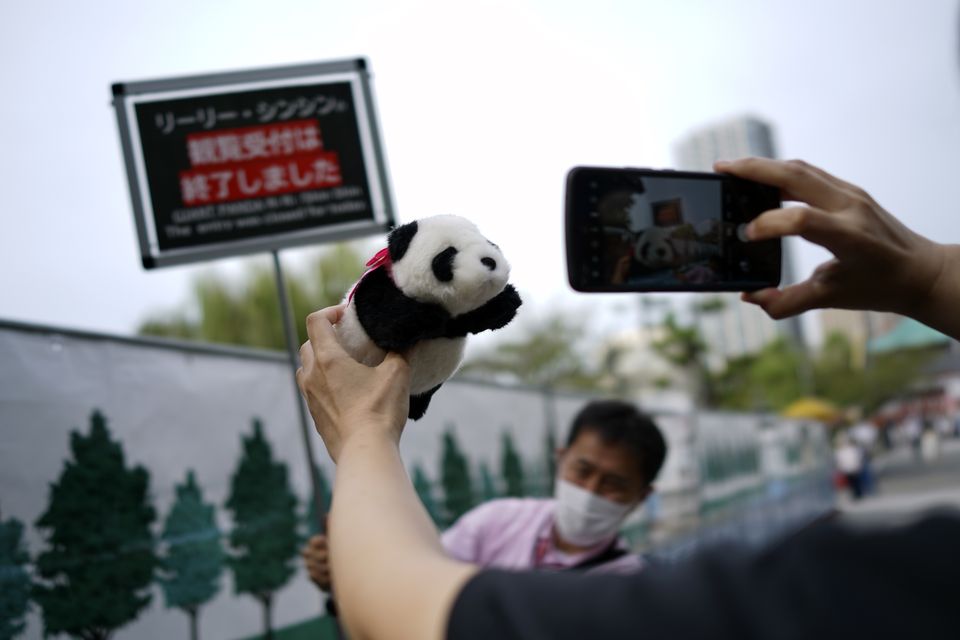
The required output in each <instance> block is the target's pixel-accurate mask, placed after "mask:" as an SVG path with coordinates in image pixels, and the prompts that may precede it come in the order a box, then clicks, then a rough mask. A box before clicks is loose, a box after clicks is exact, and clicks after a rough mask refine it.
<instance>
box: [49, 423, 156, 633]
mask: <svg viewBox="0 0 960 640" xmlns="http://www.w3.org/2000/svg"><path fill="white" fill-rule="evenodd" d="M70 451H71V454H72V459H70V460H67V461H66V463H65V464H64V469H63V472H62V473H61V474H60V478H59V479H58V480H57V481H56V482H54V483H53V484H52V485H51V486H50V500H49V504H48V506H47V510H46V511H45V512H44V513H43V515H41V516H40V518H39V519H38V520H37V522H36V526H37V527H38V528H40V529H44V530H46V531H47V534H46V537H47V540H46V541H47V544H48V546H49V549H48V550H47V551H44V552H43V553H41V554H40V555H39V557H38V558H37V563H36V568H37V573H38V574H39V577H40V578H41V581H40V582H38V583H37V584H36V586H35V588H34V599H35V600H36V602H37V603H38V604H39V605H40V607H41V608H42V609H43V625H44V634H45V635H55V634H58V633H66V634H69V635H72V636H76V637H79V638H84V639H91V640H94V639H103V638H109V637H110V634H111V633H112V632H113V631H114V630H115V629H118V628H119V627H121V626H123V625H125V624H126V623H128V622H130V621H131V620H134V619H135V618H136V617H137V615H138V614H139V613H140V612H141V611H142V610H143V609H144V608H145V607H146V606H147V605H148V604H149V603H150V598H151V595H150V591H149V587H150V584H151V582H152V581H153V572H154V569H155V567H156V565H157V558H156V555H155V554H154V541H153V535H152V534H151V532H150V525H151V523H153V521H154V519H155V517H156V514H155V512H154V509H153V507H152V506H151V505H150V503H149V482H150V476H149V474H148V473H147V471H146V469H144V468H143V467H141V466H137V467H135V468H133V469H128V468H127V466H126V464H125V462H124V454H123V448H122V447H121V445H120V443H119V442H114V441H113V440H111V439H110V432H109V431H108V429H107V421H106V419H105V418H104V416H103V414H101V413H100V412H99V411H94V412H93V415H92V416H91V417H90V433H89V435H86V436H84V435H82V434H80V433H79V432H77V431H72V432H71V433H70Z"/></svg>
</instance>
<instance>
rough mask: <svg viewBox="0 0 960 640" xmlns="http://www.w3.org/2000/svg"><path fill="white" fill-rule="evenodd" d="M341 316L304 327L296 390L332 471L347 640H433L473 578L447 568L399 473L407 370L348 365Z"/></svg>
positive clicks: (461, 568)
mask: <svg viewBox="0 0 960 640" xmlns="http://www.w3.org/2000/svg"><path fill="white" fill-rule="evenodd" d="M341 313H342V307H331V308H328V309H324V310H322V311H318V312H316V313H313V314H311V315H310V316H309V317H308V318H307V333H308V334H309V336H310V340H309V341H308V342H307V343H305V344H304V345H303V347H301V349H300V358H301V363H302V365H303V366H302V367H301V369H300V370H299V371H298V372H297V380H298V382H299V385H300V389H301V392H302V393H303V395H304V397H305V399H306V401H307V405H308V407H309V408H310V413H311V414H312V416H313V419H314V422H315V423H316V425H317V430H318V431H319V433H320V436H321V437H322V438H323V441H324V443H325V444H326V446H327V450H328V451H329V452H330V456H331V457H332V458H333V460H334V461H335V462H336V463H337V478H336V490H335V491H334V494H333V505H332V509H331V515H330V531H329V537H330V558H331V561H332V568H333V575H335V576H336V586H337V597H338V601H339V607H340V612H341V617H342V619H343V621H344V622H345V624H346V627H347V630H348V632H349V635H350V637H351V638H356V639H362V638H371V637H375V638H384V639H390V638H416V639H420V638H441V637H443V635H444V632H445V626H446V623H447V616H448V614H449V611H450V608H451V606H452V604H453V600H454V598H455V596H456V594H457V592H458V591H459V590H460V588H461V587H462V585H463V584H464V583H465V582H466V580H467V579H468V578H469V577H470V576H471V575H472V574H473V573H474V572H475V571H476V568H475V567H473V566H471V565H467V564H462V563H458V562H455V561H453V560H451V559H450V558H448V557H447V556H446V555H445V554H444V552H443V548H442V547H441V546H440V541H439V538H438V536H437V531H436V529H435V528H434V526H433V523H432V522H431V521H430V518H429V516H428V515H427V512H426V511H425V510H424V508H423V505H422V504H421V503H420V500H419V499H418V498H417V494H416V491H415V490H414V488H413V485H412V484H411V482H410V479H409V477H408V476H407V472H406V470H405V469H404V466H403V463H402V462H401V460H400V451H399V440H400V434H401V432H402V431H403V427H404V424H405V423H406V416H407V406H408V401H409V393H410V391H409V388H410V379H409V375H410V373H409V367H408V365H407V363H406V361H405V360H404V359H403V357H402V356H400V355H398V354H395V353H391V354H388V355H387V357H386V359H385V360H384V361H383V363H382V364H380V365H379V366H377V367H367V366H364V365H361V364H359V363H357V362H356V361H354V360H353V359H352V358H351V357H350V356H349V355H348V354H347V353H346V352H345V351H344V350H343V348H342V347H341V346H340V345H339V343H338V342H337V339H336V335H335V332H334V329H333V324H334V323H336V322H337V321H338V320H339V318H340V315H341Z"/></svg>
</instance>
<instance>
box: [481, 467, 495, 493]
mask: <svg viewBox="0 0 960 640" xmlns="http://www.w3.org/2000/svg"><path fill="white" fill-rule="evenodd" d="M496 498H497V486H496V484H495V483H494V482H493V475H491V473H490V467H488V466H487V463H486V462H481V463H480V501H481V502H487V501H489V500H494V499H496Z"/></svg>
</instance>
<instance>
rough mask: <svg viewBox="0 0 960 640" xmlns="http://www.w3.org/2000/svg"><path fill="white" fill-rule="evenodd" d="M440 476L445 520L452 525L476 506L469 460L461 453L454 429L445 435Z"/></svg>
mask: <svg viewBox="0 0 960 640" xmlns="http://www.w3.org/2000/svg"><path fill="white" fill-rule="evenodd" d="M440 474H441V475H440V484H441V485H443V510H444V516H445V518H444V519H445V524H447V525H450V524H453V522H454V521H455V520H456V519H457V518H459V517H460V516H462V515H463V514H464V513H466V512H467V511H469V510H470V509H471V508H472V507H473V505H474V499H473V487H472V486H471V483H470V471H469V469H468V468H467V458H466V456H464V455H463V453H462V452H461V451H460V447H459V446H458V445H457V441H456V438H454V435H453V430H452V428H448V429H447V431H446V432H445V433H444V434H443V455H442V457H441V459H440Z"/></svg>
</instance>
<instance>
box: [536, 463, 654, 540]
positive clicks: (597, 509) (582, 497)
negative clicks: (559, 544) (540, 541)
mask: <svg viewBox="0 0 960 640" xmlns="http://www.w3.org/2000/svg"><path fill="white" fill-rule="evenodd" d="M554 497H556V499H557V506H556V513H555V514H554V523H555V524H556V527H557V533H559V534H560V537H561V538H563V539H564V540H565V541H566V542H569V543H571V544H575V545H577V546H580V547H591V546H593V545H595V544H599V543H601V542H603V541H604V540H610V539H612V538H613V537H614V536H615V535H617V531H619V529H620V524H621V523H622V522H623V521H624V519H626V517H627V515H628V514H629V513H630V512H631V511H633V508H634V507H636V506H637V505H636V504H620V503H619V502H613V501H612V500H607V499H606V498H601V497H600V496H598V495H597V494H595V493H593V492H591V491H587V490H586V489H583V488H581V487H578V486H577V485H575V484H573V483H571V482H567V481H566V480H561V479H559V478H558V479H557V484H556V490H555V493H554Z"/></svg>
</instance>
